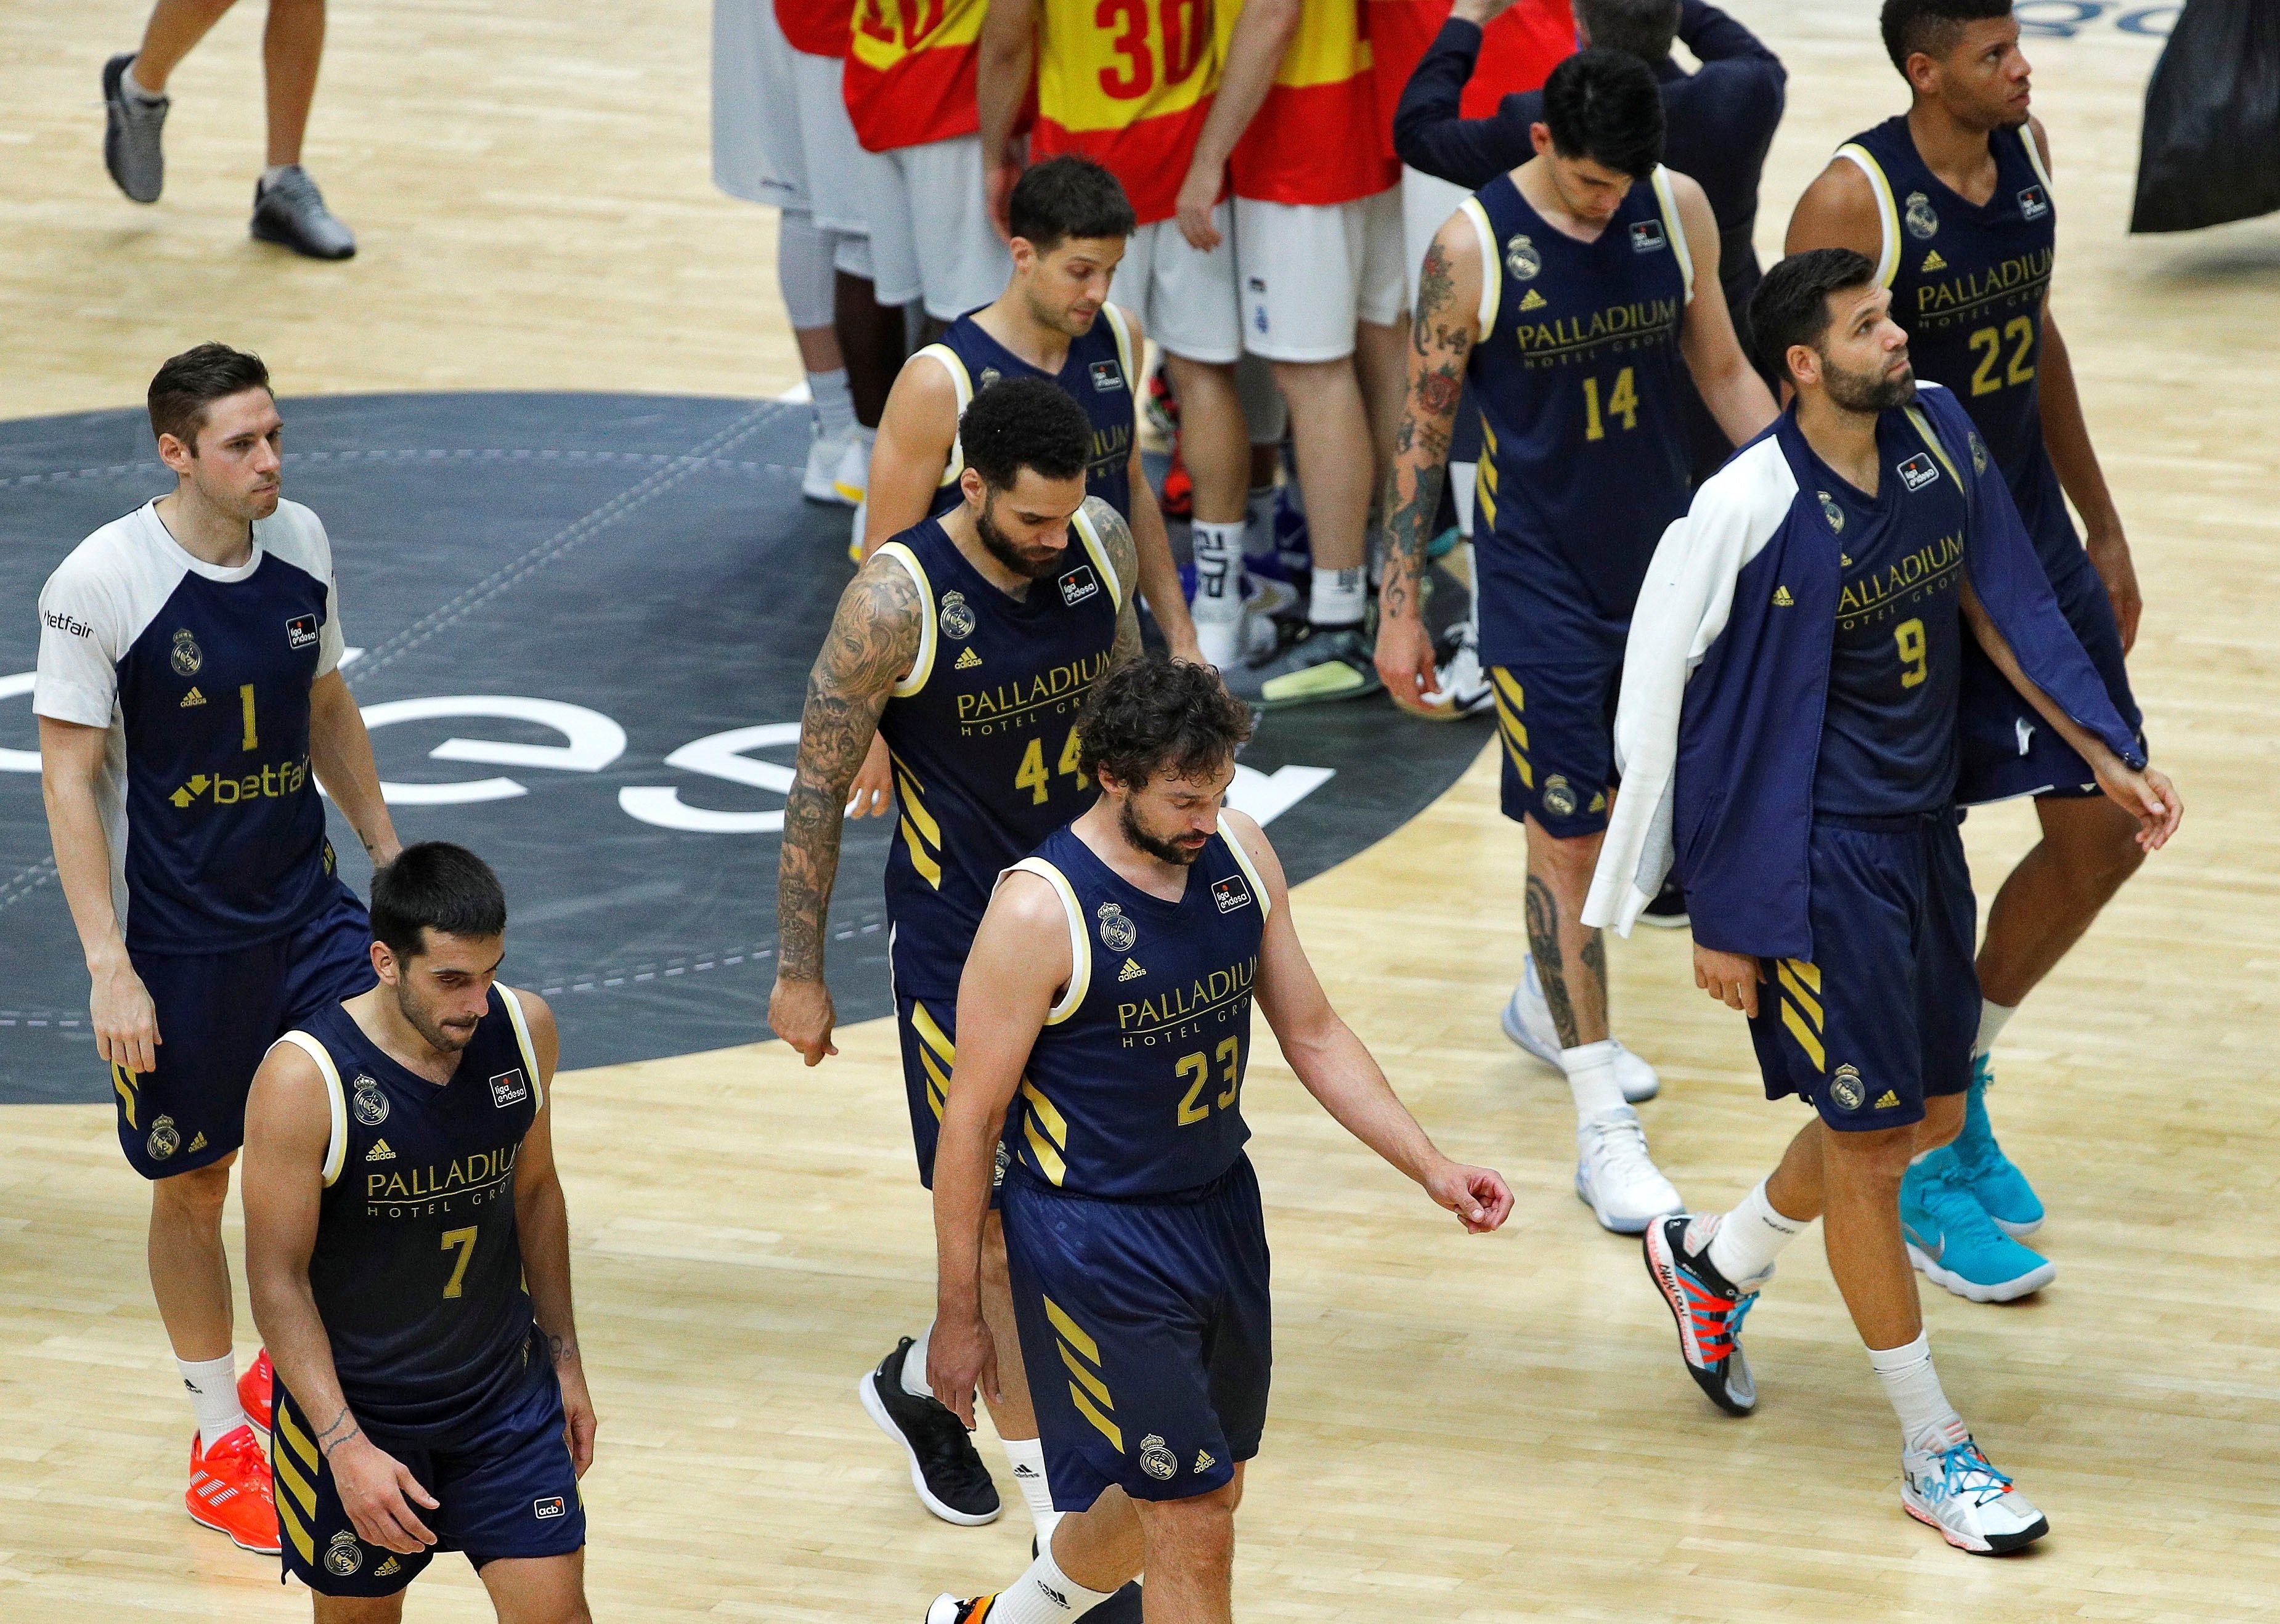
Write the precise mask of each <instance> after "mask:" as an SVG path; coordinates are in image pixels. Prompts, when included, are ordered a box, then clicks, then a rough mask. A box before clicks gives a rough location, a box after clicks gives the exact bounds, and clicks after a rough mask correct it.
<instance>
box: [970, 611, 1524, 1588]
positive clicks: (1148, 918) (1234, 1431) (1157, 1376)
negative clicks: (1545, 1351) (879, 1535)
mask: <svg viewBox="0 0 2280 1624" xmlns="http://www.w3.org/2000/svg"><path fill="white" fill-rule="evenodd" d="M1250 732H1251V717H1250V712H1249V710H1248V708H1247V707H1246V706H1245V705H1244V704H1242V703H1241V702H1239V701H1238V700H1236V698H1234V697H1232V696H1231V695H1229V692H1228V691H1227V689H1226V688H1225V686H1224V685H1223V684H1222V683H1221V681H1220V679H1219V677H1218V675H1217V674H1216V673H1213V671H1212V670H1211V669H1210V668H1209V667H1207V666H1195V665H1189V664H1185V663H1174V662H1171V661H1167V660H1165V659H1164V658H1161V657H1160V656H1156V657H1151V658H1148V659H1146V660H1144V661H1142V662H1138V663H1136V664H1133V665H1129V666H1124V667H1122V668H1121V669H1120V670H1117V671H1115V672H1113V673H1110V675H1109V677H1108V678H1107V680H1106V681H1104V682H1103V683H1102V684H1101V685H1100V686H1099V688H1098V689H1096V690H1095V692H1094V694H1093V697H1092V698H1091V699H1090V701H1089V702H1088V704H1087V705H1086V708H1085V711H1084V713H1083V716H1082V721H1081V723H1080V727H1079V736H1080V738H1081V739H1082V744H1081V746H1080V747H1079V748H1080V770H1081V771H1082V772H1084V773H1086V774H1090V775H1092V776H1093V777H1095V778H1097V779H1098V781H1099V784H1100V798H1099V799H1098V800H1097V801H1095V802H1094V803H1093V804H1092V806H1091V807H1090V810H1088V811H1087V812H1085V813H1084V815H1083V816H1082V817H1080V818H1079V819H1077V820H1076V821H1075V823H1074V824H1072V825H1070V826H1069V827H1067V828H1064V829H1061V830H1059V831H1058V832H1056V833H1055V834H1053V835H1051V837H1049V838H1048V839H1047V840H1046V841H1045V842H1044V844H1043V845H1041V846H1039V847H1038V848H1037V850H1036V854H1035V855H1034V856H1031V857H1028V858H1024V859H1023V860H1022V861H1021V862H1020V863H1017V864H1015V865H1013V867H1012V868H1011V869H1010V870H1009V871H1008V872H1007V873H1006V874H1005V875H1004V876H1003V877H1002V879H1001V880H1000V881H999V883H998V884H997V889H996V891H995V893H994V895H992V897H990V907H989V912H987V913H986V914H985V915H984V916H983V918H982V925H981V928H980V929H979V931H978V932H977V933H976V934H975V936H974V951H973V953H972V956H971V957H970V958H968V959H967V966H966V974H965V978H964V981H962V982H961V984H960V987H959V1030H960V1031H961V1032H963V1033H964V1034H965V1039H964V1047H963V1048H962V1049H961V1051H960V1052H959V1060H958V1067H957V1070H956V1071H955V1072H954V1073H953V1074H951V1087H950V1097H949V1101H948V1103H947V1105H946V1108H945V1109H944V1114H943V1122H942V1140H941V1147H940V1151H939V1159H938V1161H937V1164H936V1173H937V1177H936V1181H935V1232H936V1247H937V1249H938V1252H939V1256H940V1259H941V1285H940V1291H941V1297H940V1307H939V1308H938V1310H937V1317H936V1328H935V1334H934V1337H933V1343H932V1348H931V1351H930V1352H929V1356H928V1364H929V1369H930V1371H931V1374H932V1376H933V1380H934V1388H935V1391H936V1394H937V1395H939V1396H940V1397H941V1398H942V1400H943V1402H944V1403H945V1404H947V1405H951V1406H952V1407H954V1408H956V1409H958V1410H959V1411H960V1412H962V1413H970V1406H971V1405H972V1403H973V1400H972V1397H971V1395H972V1393H973V1390H974V1387H975V1385H976V1384H977V1383H978V1384H979V1385H980V1387H981V1389H982V1392H983V1393H984V1394H985V1395H986V1394H990V1393H991V1392H994V1391H996V1390H997V1389H999V1388H1000V1387H1001V1386H1004V1385H1007V1384H1008V1382H1009V1380H1010V1378H1009V1373H1008V1372H1007V1371H1006V1369H1005V1366H1004V1363H1003V1358H1004V1356H1003V1352H1002V1349H1003V1347H1004V1343H1003V1342H1002V1340H1001V1339H998V1338H997V1337H996V1336H995V1335H994V1333H993V1330H992V1328H991V1327H990V1325H989V1323H988V1322H987V1319H986V1317H985V1310H984V1305H983V1297H982V1280H983V1279H984V1278H986V1274H987V1268H988V1266H987V1264H986V1263H985V1262H984V1260H983V1253H982V1235H983V1234H984V1226H985V1220H987V1219H988V1218H989V1217H990V1212H989V1207H990V1200H991V1193H990V1192H991V1186H992V1181H993V1175H992V1166H991V1165H992V1158H993V1156H995V1155H997V1153H998V1151H997V1143H998V1135H999V1130H1000V1128H1001V1125H1004V1124H1005V1123H1006V1121H1007V1118H1006V1112H1007V1109H1008V1107H1009V1106H1010V1107H1011V1108H1012V1109H1013V1112H1014V1116H1013V1120H1014V1121H1016V1122H1018V1123H1019V1128H1018V1130H1015V1131H1009V1132H1008V1133H1006V1135H1005V1138H1006V1140H1007V1142H1008V1143H1010V1144H1011V1145H1012V1147H1013V1165H1012V1166H1011V1168H1010V1169H1008V1170H1007V1171H1006V1172H1005V1174H1004V1187H1005V1193H1004V1208H1005V1218H1004V1234H1005V1246H1006V1251H1007V1255H1008V1258H1009V1259H1010V1262H1011V1265H1012V1270H1013V1308H1014V1314H1015V1318H1016V1320H1017V1321H1018V1322H1019V1325H1020V1328H1021V1353H1022V1356H1023V1358H1024V1359H1025V1360H1026V1362H1027V1366H1028V1369H1030V1370H1032V1371H1035V1372H1037V1373H1040V1374H1039V1375H1038V1378H1037V1381H1036V1391H1035V1397H1036V1407H1037V1419H1038V1422H1039V1424H1040V1426H1041V1427H1042V1428H1044V1441H1045V1451H1046V1459H1047V1460H1048V1462H1049V1464H1050V1465H1051V1477H1052V1484H1053V1501H1054V1504H1055V1505H1057V1506H1059V1508H1060V1509H1061V1510H1062V1511H1063V1512H1067V1513H1069V1514H1068V1515H1067V1516H1066V1517H1064V1518H1063V1519H1062V1520H1061V1521H1060V1523H1059V1527H1058V1528H1055V1529H1054V1530H1053V1531H1052V1533H1051V1535H1050V1537H1049V1538H1048V1539H1047V1540H1046V1541H1045V1542H1044V1546H1043V1548H1042V1549H1040V1550H1039V1551H1038V1552H1037V1554H1036V1559H1035V1560H1033V1561H1032V1563H1031V1564H1030V1566H1029V1568H1028V1571H1027V1572H1026V1573H1024V1574H1022V1575H1021V1578H1020V1579H1018V1580H1016V1581H1015V1582H1013V1584H1012V1585H1010V1586H1008V1587H1007V1588H1006V1589H1004V1590H1002V1591H999V1592H998V1593H997V1594H996V1595H994V1596H985V1597H979V1598H976V1599H974V1600H971V1601H961V1600H959V1598H958V1597H952V1596H944V1597H937V1598H936V1601H935V1603H934V1605H933V1606H932V1607H930V1608H929V1609H928V1612H927V1615H926V1618H927V1624H982V1620H983V1619H984V1618H985V1617H986V1618H987V1619H988V1620H990V1624H1063V1621H1064V1620H1072V1619H1075V1618H1079V1617H1082V1616H1083V1615H1084V1614H1086V1613H1088V1612H1091V1611H1092V1610H1093V1609H1094V1608H1095V1607H1098V1605H1100V1604H1101V1603H1103V1602H1104V1601H1105V1600H1106V1599H1107V1598H1108V1596H1109V1594H1110V1593H1111V1592H1113V1591H1114V1590H1115V1589H1117V1587H1118V1586H1119V1585H1121V1583H1123V1582H1125V1581H1126V1580H1128V1579H1129V1578H1130V1577H1131V1576H1132V1575H1133V1574H1136V1573H1137V1572H1139V1571H1141V1570H1142V1569H1143V1568H1145V1570H1146V1572H1147V1575H1148V1618H1149V1620H1150V1621H1151V1624H1227V1620H1229V1619H1230V1617H1231V1616H1232V1613H1231V1598H1230V1594H1229V1582H1230V1573H1229V1568H1230V1565H1231V1562H1232V1559H1233V1556H1234V1549H1235V1511H1236V1505H1237V1503H1238V1502H1239V1501H1240V1500H1241V1499H1242V1497H1243V1474H1244V1463H1245V1462H1247V1461H1248V1460H1250V1459H1252V1457H1253V1456H1255V1455H1256V1454H1258V1452H1259V1438H1260V1434H1261V1432H1262V1430H1263V1429H1264V1428H1265V1425H1266V1420H1267V1386H1268V1381H1269V1377H1270V1374H1271V1372H1272V1368H1273V1353H1272V1347H1271V1342H1272V1336H1271V1321H1272V1313H1271V1309H1270V1305H1269V1303H1268V1300H1267V1236H1266V1232H1265V1228H1264V1225H1263V1221H1262V1220H1261V1217H1260V1213H1259V1182H1258V1180H1257V1178H1256V1177H1255V1176H1254V1175H1253V1174H1252V1169H1251V1161H1250V1158H1248V1157H1247V1156H1245V1155H1244V1149H1243V1147H1244V1141H1245V1140H1247V1139H1248V1138H1249V1137H1250V1136H1251V1130H1250V1128H1248V1127H1247V1126H1246V1125H1245V1124H1244V1120H1243V1082H1244V1072H1245V1070H1246V1068H1247V1067H1248V1066H1249V1065H1250V1061H1251V1056H1252V1033H1251V1009H1252V998H1253V997H1254V996H1255V997H1257V999H1258V1003H1259V1008H1260V1009H1261V1010H1263V1011H1265V1012H1266V1015H1267V1024H1268V1025H1270V1026H1271V1027H1273V1028H1274V1029H1275V1039H1276V1041H1277V1042H1278V1043H1280V1044H1281V1045H1282V1050H1283V1054H1284V1055H1285V1056H1286V1057H1287V1058H1289V1060H1290V1064H1291V1067H1292V1069H1293V1070H1295V1071H1296V1072H1297V1073H1298V1081H1300V1082H1302V1083H1304V1084H1305V1085H1306V1089H1307V1091H1308V1092H1310V1093H1311V1094H1313V1096H1314V1097H1315V1098H1316V1099H1317V1100H1319V1101H1321V1104H1322V1106H1323V1108H1324V1109H1325V1110H1327V1111H1328V1112H1329V1113H1330V1115H1331V1116H1333V1117H1334V1118H1336V1120H1337V1121H1338V1123H1339V1124H1340V1125H1341V1126H1342V1127H1344V1128H1345V1129H1346V1130H1347V1131H1348V1132H1350V1133H1351V1134H1352V1135H1354V1137H1356V1138H1357V1139H1360V1141H1361V1142H1362V1143H1364V1144H1367V1146H1369V1148H1370V1149H1371V1150H1373V1151H1376V1152H1377V1153H1378V1154H1379V1155H1380V1156H1382V1157H1383V1158H1385V1159H1386V1160H1387V1161H1388V1162H1390V1164H1392V1166H1395V1167H1397V1168H1398V1169H1399V1170H1400V1171H1401V1172H1403V1173H1405V1174H1408V1176H1409V1177H1411V1178H1412V1179H1414V1180H1415V1181H1417V1182H1418V1184H1420V1185H1421V1186H1422V1187H1423V1189H1424V1190H1425V1193H1426V1194H1427V1195H1428V1196H1429V1197H1431V1198H1432V1200H1433V1201H1434V1203H1435V1204H1436V1205H1439V1206H1441V1207H1444V1208H1446V1209H1447V1210H1449V1211H1450V1212H1454V1213H1456V1214H1457V1217H1458V1219H1459V1221H1460V1222H1461V1223H1462V1224H1463V1225H1464V1226H1465V1228H1466V1229H1467V1231H1468V1232H1470V1233H1472V1234H1475V1235H1479V1234H1485V1233H1487V1232H1488V1231H1490V1230H1492V1229H1494V1228H1497V1227H1498V1225H1500V1224H1502V1223H1503V1222H1504V1220H1505V1218H1506V1215H1507V1214H1509V1213H1510V1212H1511V1211H1512V1191H1511V1190H1510V1189H1508V1188H1507V1187H1506V1184H1505V1181H1504V1180H1503V1178H1502V1177H1501V1176H1499V1175H1498V1174H1496V1173H1494V1172H1491V1171H1490V1170H1489V1169H1488V1168H1485V1167H1467V1166H1462V1165H1460V1164H1459V1163H1456V1162H1452V1161H1451V1160H1450V1159H1449V1158H1447V1157H1445V1156H1444V1155H1443V1154H1442V1153H1441V1152H1440V1151H1439V1150H1438V1149H1437V1148H1436V1147H1435V1145H1434V1143H1433V1142H1432V1140H1431V1139H1429V1137H1427V1135H1426V1134H1425V1130H1424V1129H1423V1128H1420V1127H1419V1126H1418V1125H1417V1122H1416V1120H1415V1119H1413V1117H1411V1115H1410V1114H1409V1112H1408V1111H1407V1110H1406V1109H1405V1108H1404V1107H1403V1105H1402V1104H1401V1102H1400V1101H1399V1100H1398V1098H1396V1097H1395V1096H1394V1093H1393V1090H1392V1089H1390V1087H1388V1086H1387V1084H1386V1081H1385V1074H1383V1072H1381V1071H1380V1070H1379V1069H1378V1066H1377V1062H1376V1061H1375V1059H1373V1058H1371V1056H1370V1053H1369V1051H1368V1050H1367V1049H1366V1048H1364V1047H1363V1046H1362V1043H1361V1040H1360V1038H1358V1037H1356V1036H1355V1035H1354V1034H1353V1032H1352V1029H1351V1028H1348V1027H1347V1026H1346V1024H1345V1022H1344V1020H1340V1019H1339V1018H1338V1014H1337V1012H1336V1010H1334V1009H1332V1008H1331V1007H1330V1004H1329V999H1328V998H1326V997H1324V996H1323V994H1322V989H1321V984H1320V983H1319V982H1318V981H1316V980H1315V979H1314V971H1313V966H1312V965H1310V964H1309V963H1308V962H1307V959H1306V949H1305V948H1304V947H1302V946H1301V945H1300V944H1299V941H1298V931H1297V929H1296V927H1294V926H1293V925H1292V924H1291V921H1290V905H1289V903H1290V898H1289V895H1288V891H1287V889H1286V886H1285V884H1284V881H1283V868H1282V865H1281V864H1280V863H1279V862H1278V861H1277V860H1276V858H1275V850H1274V848H1273V847H1272V846H1270V845H1269V844H1268V843H1267V837H1266V835H1264V834H1263V833H1261V832H1260V830H1259V826H1258V825H1257V824H1255V823H1253V822H1252V820H1250V819H1248V818H1246V817H1244V816H1243V814H1241V813H1240V812H1231V811H1229V810H1228V809H1227V790H1228V786H1229V783H1230V782H1232V781H1233V780H1234V777H1235V752H1236V748H1237V747H1238V746H1239V745H1241V744H1242V743H1243V742H1244V739H1245V738H1246V737H1248V736H1249V735H1250ZM1017 1093H1018V1098H1017V1097H1016V1096H1017ZM993 1347H994V1348H995V1349H996V1350H998V1351H995V1352H993ZM1048 1372H1049V1373H1051V1374H1049V1375H1048V1374H1044V1373H1048Z"/></svg>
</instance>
